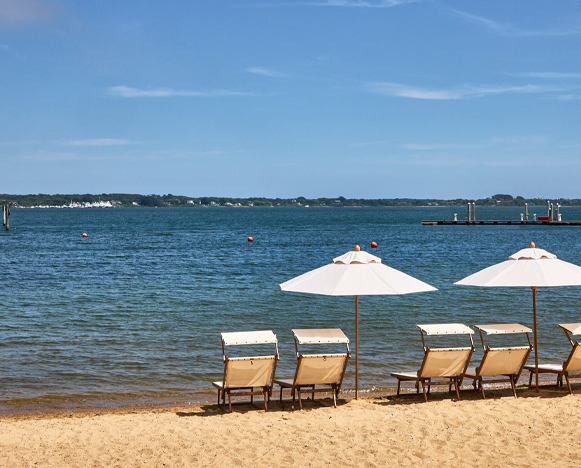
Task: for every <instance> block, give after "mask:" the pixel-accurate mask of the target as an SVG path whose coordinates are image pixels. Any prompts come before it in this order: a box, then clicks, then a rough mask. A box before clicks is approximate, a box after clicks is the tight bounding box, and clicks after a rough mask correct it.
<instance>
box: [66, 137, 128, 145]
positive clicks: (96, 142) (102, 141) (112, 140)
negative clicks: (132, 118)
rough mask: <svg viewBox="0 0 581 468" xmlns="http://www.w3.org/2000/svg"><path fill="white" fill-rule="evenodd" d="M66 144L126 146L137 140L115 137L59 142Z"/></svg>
mask: <svg viewBox="0 0 581 468" xmlns="http://www.w3.org/2000/svg"><path fill="white" fill-rule="evenodd" d="M59 143H60V144H61V145H65V146H125V145H133V144H135V143H136V142H134V141H130V140H119V139H115V138H97V139H93V140H68V141H61V142H59Z"/></svg>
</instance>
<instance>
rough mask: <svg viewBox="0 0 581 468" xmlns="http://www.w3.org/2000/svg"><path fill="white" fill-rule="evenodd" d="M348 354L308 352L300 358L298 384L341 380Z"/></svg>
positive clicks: (322, 383)
mask: <svg viewBox="0 0 581 468" xmlns="http://www.w3.org/2000/svg"><path fill="white" fill-rule="evenodd" d="M346 358H347V354H346V353H345V354H326V355H323V354H308V355H303V356H301V358H300V365H299V369H298V371H297V375H296V385H325V384H335V383H338V382H339V378H340V377H341V371H342V370H343V365H344V364H345V359H346Z"/></svg>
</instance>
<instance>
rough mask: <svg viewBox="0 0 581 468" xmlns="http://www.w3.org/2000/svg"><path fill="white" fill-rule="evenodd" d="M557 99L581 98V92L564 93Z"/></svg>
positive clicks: (571, 99) (574, 99) (573, 99)
mask: <svg viewBox="0 0 581 468" xmlns="http://www.w3.org/2000/svg"><path fill="white" fill-rule="evenodd" d="M555 99H557V100H559V101H576V100H578V99H581V94H562V95H560V96H557V97H556V98H555Z"/></svg>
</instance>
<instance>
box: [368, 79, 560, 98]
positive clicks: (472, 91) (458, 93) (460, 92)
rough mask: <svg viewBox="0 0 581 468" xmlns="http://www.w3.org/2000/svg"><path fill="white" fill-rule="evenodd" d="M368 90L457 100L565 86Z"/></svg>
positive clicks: (374, 85)
mask: <svg viewBox="0 0 581 468" xmlns="http://www.w3.org/2000/svg"><path fill="white" fill-rule="evenodd" d="M364 89H365V90H366V91H369V92H372V93H376V94H383V95H385V96H398V97H407V98H413V99H432V100H457V99H470V98H477V97H483V96H488V95H495V94H507V93H527V94H530V93H547V92H558V91H564V89H563V88H554V87H547V86H537V85H524V86H468V85H465V86H462V87H457V88H451V89H426V88H419V87H413V86H408V85H402V84H399V83H385V82H369V83H365V84H364Z"/></svg>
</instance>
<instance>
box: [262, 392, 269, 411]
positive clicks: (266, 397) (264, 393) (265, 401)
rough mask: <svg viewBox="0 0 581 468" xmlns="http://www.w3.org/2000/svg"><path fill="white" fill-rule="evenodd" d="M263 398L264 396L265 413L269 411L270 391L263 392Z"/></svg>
mask: <svg viewBox="0 0 581 468" xmlns="http://www.w3.org/2000/svg"><path fill="white" fill-rule="evenodd" d="M262 396H264V411H265V412H266V411H268V402H267V400H268V390H264V392H262Z"/></svg>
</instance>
